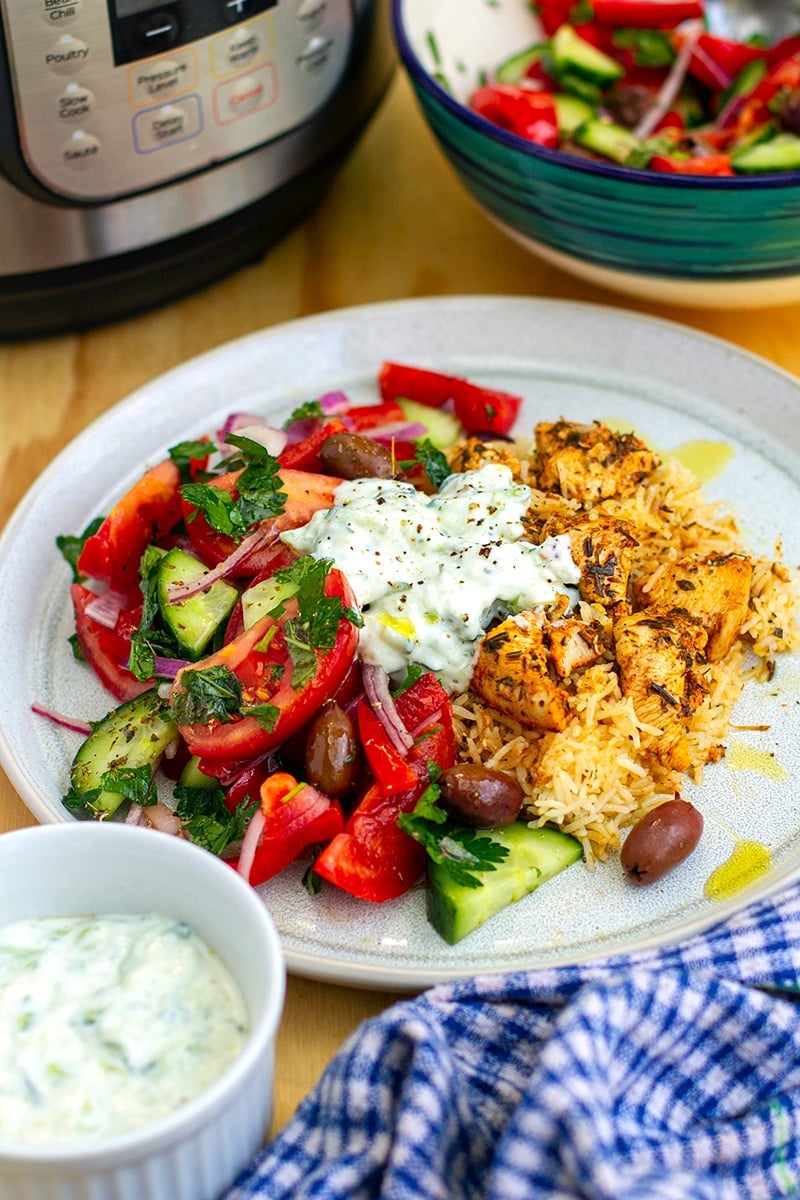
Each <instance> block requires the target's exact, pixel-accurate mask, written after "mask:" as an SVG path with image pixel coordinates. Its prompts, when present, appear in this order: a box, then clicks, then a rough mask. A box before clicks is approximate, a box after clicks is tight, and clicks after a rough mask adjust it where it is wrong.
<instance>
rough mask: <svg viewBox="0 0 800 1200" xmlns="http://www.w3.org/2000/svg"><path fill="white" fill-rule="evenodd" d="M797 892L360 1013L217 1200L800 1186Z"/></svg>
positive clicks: (368, 1199) (744, 1196)
mask: <svg viewBox="0 0 800 1200" xmlns="http://www.w3.org/2000/svg"><path fill="white" fill-rule="evenodd" d="M792 993H798V999H800V888H797V887H795V888H792V889H790V890H788V891H786V892H784V893H782V894H781V895H779V896H778V897H776V898H775V899H773V900H771V901H770V900H767V901H762V902H760V903H759V904H757V905H755V906H753V907H751V908H748V909H746V910H745V911H743V912H742V913H740V914H739V915H737V916H735V917H734V918H732V919H730V920H728V921H726V922H725V923H723V924H720V925H718V926H717V927H716V928H714V929H713V930H711V931H710V932H708V933H706V934H704V935H701V936H698V937H695V938H693V939H692V940H691V941H688V942H686V943H684V944H682V945H678V946H673V947H667V948H664V949H661V950H655V951H648V952H643V953H639V954H634V955H624V956H622V955H621V956H617V957H614V958H610V959H605V960H603V961H599V962H594V963H589V964H585V965H581V966H573V967H565V968H559V969H554V970H539V971H518V972H514V973H512V974H508V975H494V976H488V975H486V976H481V977H478V978H475V979H471V980H465V981H460V982H457V983H453V984H446V985H441V986H438V987H435V988H433V989H431V990H430V991H427V992H425V993H424V994H423V995H421V996H419V997H417V998H415V999H412V1000H408V1001H404V1002H402V1003H399V1004H395V1005H393V1006H392V1007H391V1008H389V1009H388V1011H387V1012H385V1013H384V1014H382V1015H381V1016H379V1017H376V1018H373V1019H371V1020H368V1021H366V1022H365V1023H364V1024H363V1025H362V1026H361V1027H360V1028H359V1029H358V1030H357V1031H356V1032H355V1033H354V1034H353V1036H352V1037H351V1038H350V1039H349V1041H348V1042H347V1044H346V1045H345V1046H344V1047H343V1049H342V1050H341V1051H340V1053H339V1054H338V1055H337V1057H336V1058H335V1059H334V1060H333V1062H332V1063H331V1064H330V1066H329V1067H328V1069H327V1070H326V1072H325V1073H324V1075H323V1077H322V1079H321V1080H320V1082H319V1084H318V1085H317V1087H316V1088H315V1089H314V1091H313V1092H312V1093H311V1094H310V1095H309V1096H308V1097H307V1098H306V1099H305V1100H304V1101H303V1103H302V1104H301V1105H300V1107H299V1109H298V1111H297V1113H296V1115H295V1116H294V1117H293V1118H292V1120H291V1121H289V1123H288V1124H287V1125H286V1126H285V1128H284V1129H283V1130H282V1131H281V1132H279V1133H278V1135H277V1136H276V1137H275V1138H274V1140H273V1141H272V1142H271V1143H270V1144H269V1145H268V1146H267V1147H266V1149H265V1150H264V1151H263V1152H262V1154H261V1155H260V1156H259V1157H258V1158H257V1159H256V1160H255V1161H254V1162H253V1164H252V1165H251V1167H250V1168H249V1169H248V1170H247V1171H246V1172H245V1173H244V1175H243V1176H242V1178H241V1179H240V1180H239V1181H238V1183H237V1184H236V1186H234V1188H233V1190H232V1191H231V1192H229V1194H228V1196H227V1198H226V1200H255V1198H256V1197H259V1198H265V1200H266V1198H269V1200H290V1198H291V1200H312V1198H313V1200H377V1198H378V1197H380V1198H381V1200H545V1197H546V1198H547V1200H573V1198H575V1200H577V1198H580V1200H634V1198H635V1200H712V1197H713V1200H774V1198H776V1197H782V1196H800V1004H797V1003H795V1001H794V999H793V996H792Z"/></svg>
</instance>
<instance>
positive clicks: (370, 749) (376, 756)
mask: <svg viewBox="0 0 800 1200" xmlns="http://www.w3.org/2000/svg"><path fill="white" fill-rule="evenodd" d="M356 721H357V724H358V736H359V741H360V742H361V746H362V749H363V751H364V754H365V755H366V758H367V762H368V763H369V766H370V770H371V771H372V774H373V775H374V777H375V782H376V783H377V785H378V787H379V788H380V791H381V794H382V795H384V796H394V795H395V794H396V793H397V792H405V791H407V790H408V789H409V788H410V787H413V786H414V784H415V783H416V781H417V775H416V772H415V771H414V768H413V767H412V766H411V764H410V763H409V762H408V761H407V760H406V759H405V758H404V757H403V755H402V754H401V753H400V751H399V750H398V749H397V748H396V747H395V745H394V743H393V742H392V741H391V739H390V737H389V735H388V733H387V732H386V730H385V729H384V727H383V725H382V724H381V721H380V719H379V718H378V717H377V716H376V714H375V711H374V710H373V709H372V708H371V707H370V705H369V704H368V703H367V702H366V701H365V700H359V701H358V703H357V705H356Z"/></svg>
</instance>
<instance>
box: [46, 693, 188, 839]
mask: <svg viewBox="0 0 800 1200" xmlns="http://www.w3.org/2000/svg"><path fill="white" fill-rule="evenodd" d="M177 735H178V726H177V725H176V724H175V722H174V721H173V720H172V719H171V717H170V716H169V708H168V704H167V701H166V700H162V698H161V696H159V694H158V689H157V688H151V689H150V690H149V691H147V692H143V693H142V695H141V696H136V697H134V699H133V700H127V701H126V702H125V703H124V704H121V705H120V706H119V708H115V709H113V710H112V711H111V712H110V713H109V714H108V716H106V717H104V718H103V720H102V721H98V723H97V724H96V725H95V727H94V729H93V730H92V732H91V733H90V734H89V736H88V737H87V738H86V741H85V742H84V743H83V745H82V746H81V747H80V749H79V750H78V753H77V754H76V755H75V758H74V759H73V762H72V768H71V771H70V784H71V789H72V790H71V793H70V797H69V804H68V807H71V808H72V807H76V806H77V804H76V803H75V802H79V800H80V797H81V796H85V797H86V801H85V806H86V808H88V809H90V810H91V811H92V812H93V813H95V815H96V816H98V817H110V816H111V815H112V814H113V813H115V812H116V811H117V809H118V808H119V806H120V804H122V802H123V800H124V799H125V797H124V796H121V795H120V794H119V793H117V792H108V791H105V790H104V789H103V776H104V775H105V774H106V772H108V771H117V770H120V768H123V767H129V768H134V767H144V766H150V767H153V766H155V765H156V763H157V762H158V760H159V759H160V757H161V755H162V754H163V753H164V751H165V750H166V748H167V746H168V745H169V744H170V742H172V741H174V740H175V738H176V737H177ZM97 789H100V790H99V792H97ZM94 793H97V794H94Z"/></svg>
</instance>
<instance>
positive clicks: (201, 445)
mask: <svg viewBox="0 0 800 1200" xmlns="http://www.w3.org/2000/svg"><path fill="white" fill-rule="evenodd" d="M213 449H214V445H213V443H212V442H209V441H208V440H205V441H188V442H178V444H177V446H170V450H169V456H170V458H171V459H172V461H173V462H174V463H175V466H176V467H177V468H178V471H179V472H180V477H181V480H182V481H183V482H185V483H187V482H188V481H189V480H190V479H191V466H192V463H193V462H197V461H198V459H199V460H200V461H202V460H204V459H206V458H208V455H209V454H210V453H211V451H212V450H213Z"/></svg>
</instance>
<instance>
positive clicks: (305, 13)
mask: <svg viewBox="0 0 800 1200" xmlns="http://www.w3.org/2000/svg"><path fill="white" fill-rule="evenodd" d="M327 10H328V0H302V3H301V4H300V6H299V8H298V9H297V19H298V21H302V22H303V24H304V25H305V26H306V28H309V29H313V28H314V27H315V26H317V25H319V24H320V22H321V21H322V20H323V18H324V17H325V13H326V12H327Z"/></svg>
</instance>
